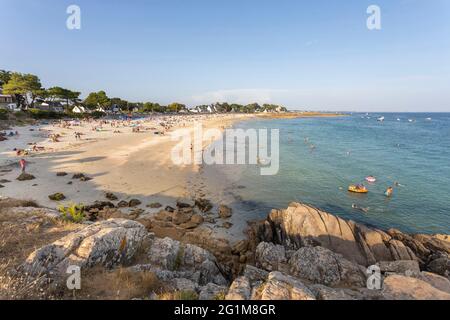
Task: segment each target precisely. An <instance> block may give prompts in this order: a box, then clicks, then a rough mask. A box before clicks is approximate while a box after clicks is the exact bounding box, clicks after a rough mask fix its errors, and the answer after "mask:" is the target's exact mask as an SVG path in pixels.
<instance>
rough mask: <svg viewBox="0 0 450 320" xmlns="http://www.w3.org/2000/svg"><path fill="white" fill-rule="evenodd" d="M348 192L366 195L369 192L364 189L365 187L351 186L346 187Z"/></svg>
mask: <svg viewBox="0 0 450 320" xmlns="http://www.w3.org/2000/svg"><path fill="white" fill-rule="evenodd" d="M348 191H350V192H355V193H367V192H369V190H367V189H366V187H358V186H355V185H351V186H349V187H348Z"/></svg>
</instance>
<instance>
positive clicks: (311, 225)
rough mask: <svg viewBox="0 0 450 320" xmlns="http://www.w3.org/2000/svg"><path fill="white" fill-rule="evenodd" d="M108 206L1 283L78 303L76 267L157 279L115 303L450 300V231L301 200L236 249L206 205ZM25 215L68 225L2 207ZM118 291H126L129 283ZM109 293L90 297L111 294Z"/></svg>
mask: <svg viewBox="0 0 450 320" xmlns="http://www.w3.org/2000/svg"><path fill="white" fill-rule="evenodd" d="M8 201H9V205H7V204H8ZM106 203H107V202H105V203H97V204H96V205H93V206H91V207H90V208H88V209H89V210H88V212H89V214H90V216H89V217H90V219H89V220H90V221H89V220H88V221H86V222H84V223H82V224H76V226H71V229H70V230H69V231H67V232H65V233H63V236H62V237H60V238H57V237H55V238H54V239H55V240H53V241H51V242H49V243H45V242H44V245H42V246H40V247H38V248H28V250H29V251H30V252H29V253H28V252H27V255H26V259H24V260H23V261H18V263H16V265H14V266H13V267H11V268H9V269H8V271H7V272H5V273H4V274H2V275H1V277H9V278H11V279H12V278H15V279H21V281H22V282H25V283H26V284H29V283H34V285H35V286H36V289H37V292H41V294H39V295H37V297H38V298H43V299H48V298H52V299H70V298H73V297H71V291H69V290H68V289H67V288H66V287H65V281H66V279H67V276H68V275H67V273H66V271H67V268H68V267H69V266H71V265H76V266H79V267H81V270H82V284H83V286H85V284H87V286H89V283H102V281H103V282H105V281H106V280H102V279H105V277H109V276H110V275H111V274H116V273H119V274H121V276H120V277H119V278H120V279H123V278H124V276H123V274H126V279H136V278H137V279H140V280H139V281H137V282H136V283H137V284H135V286H140V287H142V286H143V284H146V283H149V282H148V280H147V281H144V280H142V279H152V280H151V284H150V283H149V284H148V285H147V286H143V287H142V288H140V289H142V290H139V291H136V290H135V291H133V293H130V294H129V295H126V296H117V297H113V298H124V299H202V300H211V299H213V300H214V299H228V300H250V299H252V300H355V299H356V300H372V299H377V300H380V299H445V300H450V281H449V276H450V273H449V272H450V259H449V254H450V237H449V236H447V235H434V236H431V235H408V234H404V233H402V232H400V231H398V230H389V231H387V232H385V231H382V230H378V229H374V228H369V227H366V226H364V225H361V224H358V223H355V222H352V221H347V220H344V219H341V218H339V217H336V216H333V215H331V214H328V213H326V212H323V211H320V210H318V209H316V208H313V207H311V206H307V205H304V204H299V203H292V204H290V205H289V207H288V208H287V209H284V210H272V212H271V213H270V214H269V215H268V217H267V219H265V220H264V221H258V222H254V223H251V224H250V225H249V229H248V238H247V239H245V240H241V241H238V242H236V243H230V242H229V240H227V239H222V238H217V236H216V235H215V234H214V233H213V231H212V230H211V229H210V228H208V227H207V226H204V225H203V224H204V223H205V220H208V219H225V220H226V219H227V217H229V216H230V215H231V214H232V212H231V210H229V209H228V208H226V207H220V208H219V210H218V212H217V213H214V214H212V213H211V209H212V205H211V204H210V203H209V202H208V201H207V200H205V199H197V200H196V201H192V203H184V202H178V203H177V206H176V208H171V207H167V208H164V209H162V210H160V211H159V212H158V213H157V214H155V215H152V216H150V215H148V216H147V215H146V216H140V215H139V214H136V215H135V216H133V215H131V216H130V215H128V214H121V213H120V210H118V209H117V208H110V207H109V206H107V205H105V204H106ZM128 205H129V203H128ZM152 205H153V207H156V204H152ZM234 214H238V213H234ZM19 215H20V217H22V220H20V224H21V225H27V224H31V223H33V222H36V221H37V220H39V219H40V220H39V221H41V220H42V221H47V222H45V223H41V224H40V227H41V228H44V226H45V225H46V224H49V223H50V222H49V221H53V222H54V221H57V220H58V219H60V217H59V216H60V214H59V212H57V211H54V210H51V209H46V208H39V207H36V206H29V205H27V206H23V203H21V202H20V201H17V202H16V203H15V202H14V201H11V200H8V199H6V200H1V201H0V219H2V217H6V216H9V217H18V216H19ZM0 221H1V222H2V223H1V225H0V226H1V228H5V227H6V226H7V225H8V226H10V225H11V224H14V220H9V221H6V220H5V219H2V220H0ZM57 226H60V224H57V225H56V227H57ZM52 228H53V229H54V228H55V225H54V226H52ZM22 255H23V252H22ZM370 266H375V269H378V270H380V272H381V279H382V283H381V287H380V288H379V289H377V290H370V289H369V288H368V286H367V282H368V281H367V280H368V277H371V276H372V274H371V273H368V272H367V268H368V267H370ZM86 278H87V279H89V280H86V281H85V280H84V279H86ZM95 281H97V282H95ZM128 281H131V280H128ZM10 282H12V281H10ZM155 283H157V284H158V285H155ZM102 285H104V283H102ZM18 286H19V287H23V284H22V285H18ZM13 287H14V286H11V287H10V288H9V290H10V291H11V290H12V289H11V288H13ZM16 287H17V286H16ZM119 287H120V289H121V290H124V288H123V287H124V285H123V284H121V285H120V286H119ZM83 288H84V287H83ZM83 288H82V290H81V293H82V292H83ZM3 289H5V288H3ZM7 289H8V288H7ZM84 290H86V289H84ZM18 291H19V290H18ZM22 291H23V290H22ZM22 291H21V292H22ZM31 291H32V290H28V294H30V292H31ZM42 292H44V293H42ZM105 292H106V289H105V290H103V291H101V292H100V293H97V294H94V293H92V292H89V293H86V295H84V296H83V295H82V294H81V296H82V297H84V298H89V299H106V298H108V299H109V298H112V297H111V296H110V295H109V294H107V293H105ZM11 296H13V297H15V298H23V297H22V296H21V295H19V294H18V293H17V294H14V293H13V292H9V295H5V290H0V297H3V298H10V297H11ZM79 296H80V294H79ZM32 297H34V298H36V296H32ZM27 298H29V297H27Z"/></svg>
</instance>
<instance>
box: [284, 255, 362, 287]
mask: <svg viewBox="0 0 450 320" xmlns="http://www.w3.org/2000/svg"><path fill="white" fill-rule="evenodd" d="M289 264H290V266H291V272H292V274H294V275H296V276H297V277H299V278H302V279H307V280H309V281H311V282H313V283H318V284H324V285H329V286H335V285H338V284H339V285H347V286H355V287H363V286H364V285H365V282H366V277H365V275H364V274H363V272H362V271H361V268H360V267H359V266H358V265H357V264H355V263H352V262H350V261H348V260H347V259H345V258H344V257H342V256H341V255H340V254H336V253H334V252H332V251H330V250H328V249H326V248H323V247H303V248H300V249H299V250H297V251H296V252H295V253H294V254H293V256H292V258H291V259H290V261H289Z"/></svg>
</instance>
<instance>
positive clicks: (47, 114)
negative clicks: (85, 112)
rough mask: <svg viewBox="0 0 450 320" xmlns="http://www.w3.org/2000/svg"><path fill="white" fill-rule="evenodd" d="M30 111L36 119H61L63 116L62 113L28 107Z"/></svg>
mask: <svg viewBox="0 0 450 320" xmlns="http://www.w3.org/2000/svg"><path fill="white" fill-rule="evenodd" d="M28 113H29V114H30V116H31V117H32V118H34V119H60V118H62V117H63V114H61V113H58V112H55V111H46V110H40V109H28Z"/></svg>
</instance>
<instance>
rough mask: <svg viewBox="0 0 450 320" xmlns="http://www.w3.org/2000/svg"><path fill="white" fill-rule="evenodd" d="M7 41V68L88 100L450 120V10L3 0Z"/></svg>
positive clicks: (358, 1) (427, 5)
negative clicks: (77, 15) (74, 21)
mask: <svg viewBox="0 0 450 320" xmlns="http://www.w3.org/2000/svg"><path fill="white" fill-rule="evenodd" d="M71 4H76V5H78V6H79V7H80V8H81V30H68V29H67V28H66V19H67V17H68V15H67V14H66V9H67V7H68V6H69V5H71ZM371 4H376V5H378V6H379V7H380V8H381V19H382V20H381V23H382V25H381V26H382V29H381V30H379V31H370V30H368V29H367V27H366V20H367V18H368V16H369V15H368V14H367V13H366V10H367V7H368V6H369V5H371ZM0 39H1V42H0V43H1V44H0V69H7V70H14V71H19V72H26V73H34V74H37V75H39V76H40V78H41V80H42V83H43V85H44V86H45V87H50V86H54V85H59V86H63V87H67V88H70V89H73V90H78V91H81V92H82V93H83V95H86V94H87V93H89V92H90V91H98V90H105V91H106V92H107V94H108V95H109V96H110V97H115V96H119V97H122V98H124V99H127V100H130V101H153V102H159V103H164V104H165V103H170V102H174V101H178V102H184V103H186V104H188V105H189V106H192V105H195V104H201V103H211V102H216V101H229V102H238V103H250V102H259V103H265V102H272V103H280V104H283V105H285V106H287V107H289V108H291V109H304V108H306V109H314V110H354V111H450V1H449V0H371V1H366V0H340V1H338V0H327V1H325V0H314V1H313V0H310V1H301V0H290V1H289V0H279V1H275V0H157V1H156V0H154V1H153V0H145V1H144V0H135V1H133V0H130V1H118V0H111V1H106V0H71V1H65V0H40V1H36V0H0Z"/></svg>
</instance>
